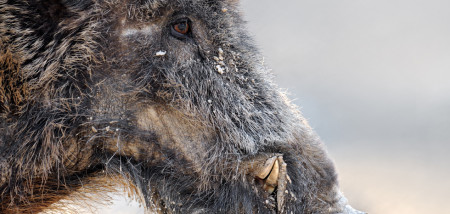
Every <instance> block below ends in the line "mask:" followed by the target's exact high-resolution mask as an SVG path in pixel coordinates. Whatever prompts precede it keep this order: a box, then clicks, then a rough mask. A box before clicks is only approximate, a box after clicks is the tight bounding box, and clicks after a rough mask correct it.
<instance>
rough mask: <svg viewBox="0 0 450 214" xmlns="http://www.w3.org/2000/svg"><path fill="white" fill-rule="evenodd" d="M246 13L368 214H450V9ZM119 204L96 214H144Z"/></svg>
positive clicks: (285, 4)
mask: <svg viewBox="0 0 450 214" xmlns="http://www.w3.org/2000/svg"><path fill="white" fill-rule="evenodd" d="M241 4H242V8H243V11H244V14H245V17H246V20H248V21H249V23H248V28H249V31H250V32H251V34H252V35H253V36H254V38H255V40H256V43H257V44H258V45H259V47H260V48H261V51H262V53H263V55H264V56H265V61H266V62H267V64H268V65H269V66H270V67H271V68H273V72H274V74H275V76H276V78H275V81H276V82H277V83H278V85H279V86H280V87H282V88H285V89H287V91H288V92H289V93H290V95H289V96H290V97H291V98H292V99H295V104H297V105H298V106H300V107H301V110H302V112H303V113H304V115H305V117H306V118H307V119H308V120H309V121H310V123H311V125H312V126H313V127H314V129H315V130H316V131H317V132H318V134H319V135H320V136H321V137H322V139H323V140H324V142H325V143H326V145H327V147H328V150H329V153H330V155H331V156H332V157H333V159H334V160H335V162H336V166H337V168H338V171H339V173H340V182H341V186H342V189H343V191H344V193H345V194H346V196H347V197H348V198H349V200H350V202H351V204H353V206H354V207H356V208H358V209H361V210H365V211H368V212H369V213H371V214H378V213H379V214H391V213H392V214H403V213H404V214H416V213H450V206H448V203H449V202H450V201H449V200H450V199H449V196H448V195H449V193H450V177H449V176H450V158H449V155H448V153H449V152H450V145H449V139H450V112H449V110H450V1H448V0H422V1H418V0H371V1H369V0H278V1H275V0H243V1H241ZM114 203H116V205H115V206H112V207H109V208H105V209H104V210H102V211H99V212H98V213H142V210H140V209H138V208H137V205H136V203H133V204H132V205H131V206H130V207H127V206H125V205H126V204H127V202H125V200H122V199H118V200H117V201H114ZM124 204H125V205H124ZM120 209H121V211H120Z"/></svg>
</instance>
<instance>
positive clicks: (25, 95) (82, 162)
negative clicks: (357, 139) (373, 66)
mask: <svg viewBox="0 0 450 214" xmlns="http://www.w3.org/2000/svg"><path fill="white" fill-rule="evenodd" d="M236 5H237V2H236V1H233V0H222V1H219V0H177V1H176V0H170V1H169V0H128V1H126V0H123V1H121V0H78V1H68V0H48V1H39V0H35V1H32V0H29V1H15V0H0V86H1V87H0V118H1V123H0V172H1V175H0V213H16V212H17V213H34V212H39V211H41V210H45V209H47V208H48V207H49V206H50V205H51V204H53V203H55V202H56V201H59V200H61V199H67V196H68V195H69V194H71V193H74V192H79V191H86V192H94V190H95V191H97V190H98V189H102V190H104V191H109V190H111V188H112V187H111V185H114V179H113V178H116V177H117V176H118V175H119V176H121V177H122V179H123V180H124V181H125V183H126V184H125V185H128V186H129V187H130V189H131V191H132V192H135V194H137V195H139V196H140V197H142V199H143V202H144V203H145V205H146V207H148V208H149V209H150V210H151V209H154V208H155V207H157V208H160V209H162V211H161V212H163V213H193V212H197V213H273V212H275V209H274V208H273V207H270V206H268V205H267V204H266V201H267V200H268V199H270V197H272V196H269V195H267V194H264V193H263V191H262V190H261V189H260V188H259V187H257V184H256V183H255V180H254V178H253V177H251V176H249V174H248V173H247V172H246V171H245V170H244V169H243V168H242V167H240V166H241V163H242V162H245V161H246V160H249V159H251V158H252V157H254V156H255V155H260V154H273V153H281V154H283V157H284V159H285V161H286V163H287V167H288V175H289V176H290V178H291V180H292V183H291V184H289V185H288V187H287V190H288V192H289V194H287V195H286V201H285V205H284V206H285V208H284V210H285V211H286V213H335V212H341V211H342V210H343V207H342V204H339V203H338V201H339V200H340V199H341V197H342V196H341V195H340V194H339V191H338V190H337V181H336V173H335V169H334V166H333V164H332V162H331V161H330V160H329V159H328V157H327V154H326V152H325V151H324V149H323V148H322V145H321V142H320V141H319V139H318V137H317V136H316V135H315V134H314V133H313V131H312V130H311V128H310V127H309V126H308V125H307V123H306V122H305V121H304V119H303V117H302V116H301V115H300V113H299V112H298V111H297V110H296V107H295V106H292V105H291V104H290V103H289V101H288V100H287V99H286V98H285V97H284V95H283V94H282V93H281V92H280V91H279V89H278V88H277V87H276V86H275V85H274V84H273V83H272V82H271V81H270V74H269V73H268V71H267V69H266V68H265V67H263V66H262V63H261V61H260V60H259V59H260V57H259V55H258V52H257V50H256V49H255V47H254V46H253V44H252V41H251V39H250V38H249V37H248V36H247V34H246V32H245V31H244V30H243V29H244V27H243V22H242V20H241V18H240V16H239V11H238V10H237V8H236V7H237V6H236ZM177 17H188V18H190V19H191V21H192V26H191V27H192V32H191V33H192V35H191V37H192V38H188V39H186V40H179V39H176V38H174V37H173V36H171V35H170V26H171V23H172V22H173V21H174V20H176V19H177ZM136 32H137V33H136ZM219 48H221V49H223V56H224V59H223V63H224V64H225V65H223V66H222V67H221V68H223V69H225V72H224V73H223V74H220V73H219V72H218V71H217V68H216V66H217V65H218V61H217V58H216V59H214V57H215V56H216V57H217V56H219V55H220V54H219ZM161 50H163V51H166V55H164V56H155V53H156V52H158V51H161ZM96 178H103V179H100V180H101V181H99V179H97V180H96ZM104 180H109V182H106V183H105V182H104ZM87 184H89V185H87ZM82 186H83V187H84V188H81V187H82Z"/></svg>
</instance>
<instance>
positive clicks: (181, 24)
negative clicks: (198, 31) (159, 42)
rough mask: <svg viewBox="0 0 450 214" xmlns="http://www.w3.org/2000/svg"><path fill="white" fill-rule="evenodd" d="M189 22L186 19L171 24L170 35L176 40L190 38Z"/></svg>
mask: <svg viewBox="0 0 450 214" xmlns="http://www.w3.org/2000/svg"><path fill="white" fill-rule="evenodd" d="M190 32H191V29H190V21H189V20H188V19H180V20H177V21H176V22H174V23H173V24H172V27H171V29H170V33H171V34H172V36H174V37H175V38H177V39H185V38H188V37H189V36H190Z"/></svg>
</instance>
